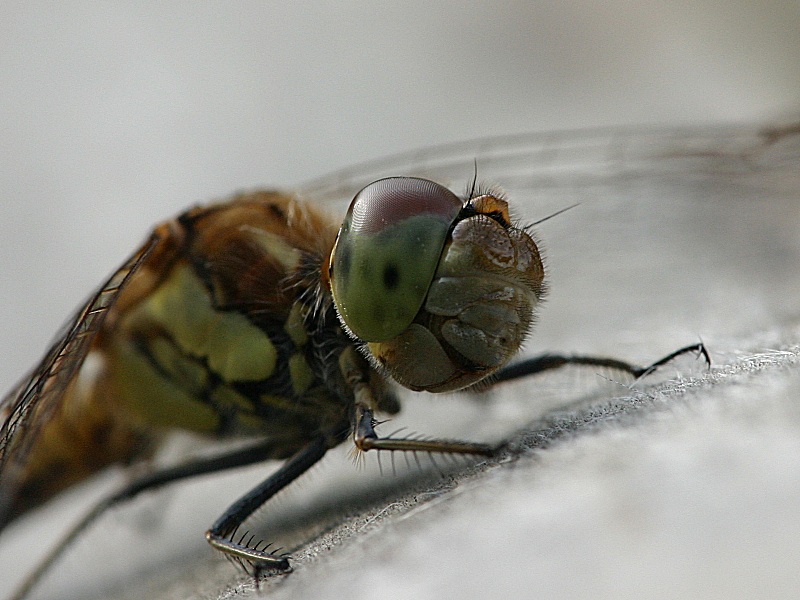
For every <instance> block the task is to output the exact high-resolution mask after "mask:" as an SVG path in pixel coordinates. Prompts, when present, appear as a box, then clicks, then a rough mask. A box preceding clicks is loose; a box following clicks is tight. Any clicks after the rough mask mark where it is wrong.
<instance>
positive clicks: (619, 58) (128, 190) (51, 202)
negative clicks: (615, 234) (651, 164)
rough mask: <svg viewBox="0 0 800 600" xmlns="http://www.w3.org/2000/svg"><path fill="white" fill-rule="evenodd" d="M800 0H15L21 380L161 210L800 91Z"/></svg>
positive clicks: (753, 115)
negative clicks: (504, 140)
mask: <svg viewBox="0 0 800 600" xmlns="http://www.w3.org/2000/svg"><path fill="white" fill-rule="evenodd" d="M798 31H800V6H799V5H798V3H797V2H796V1H783V2H782V1H767V2H759V3H754V2H750V1H747V0H739V1H735V2H708V1H707V2H688V1H680V2H670V3H663V2H656V1H652V2H602V3H600V2H598V3H592V2H559V3H549V2H509V3H503V2H499V3H498V2H481V3H461V2H436V3H430V2H405V3H403V4H402V6H400V5H398V6H394V5H387V4H382V3H381V4H376V3H367V2H363V3H362V2H292V3H282V2H261V1H257V2H236V3H227V2H218V3H213V2H166V3H165V2H116V3H95V2H70V3H66V4H60V3H52V2H14V1H6V2H3V3H2V4H0V189H2V201H0V227H2V229H0V306H2V307H3V325H4V327H5V331H4V335H3V336H2V337H1V338H0V344H2V346H1V348H2V356H3V360H2V361H1V362H0V382H1V383H2V387H3V388H8V387H10V386H11V385H12V384H13V383H14V381H15V380H16V379H17V378H18V377H19V376H20V375H21V374H22V372H23V371H25V370H26V369H27V368H28V367H29V366H30V365H31V364H32V362H33V361H35V360H36V359H37V358H38V356H39V355H40V353H41V352H42V349H43V348H44V347H45V345H46V344H47V342H48V341H49V339H50V336H51V335H53V333H54V332H55V331H56V329H57V327H58V326H59V324H60V323H61V322H62V320H63V319H64V318H65V317H66V315H67V314H69V313H70V312H71V310H72V309H73V308H74V307H75V306H76V305H77V304H78V303H79V302H80V301H82V300H83V298H84V297H85V296H86V295H87V294H88V292H89V291H90V290H91V289H92V288H93V287H94V286H95V285H96V284H97V283H98V282H99V281H100V280H101V279H102V278H103V277H104V276H105V275H106V274H107V273H108V272H109V271H110V270H111V269H113V268H114V267H115V266H116V265H117V264H118V263H119V261H120V259H121V258H122V257H124V256H125V255H126V254H127V253H128V252H129V251H130V250H131V249H132V248H133V247H134V246H135V245H136V244H137V243H139V241H140V240H141V239H142V238H143V237H144V235H145V234H146V232H147V231H148V229H149V227H150V226H151V225H153V224H154V223H156V222H157V221H159V220H163V219H164V218H167V217H169V216H171V215H173V214H174V213H176V212H178V211H180V210H182V209H183V208H185V207H187V206H188V205H190V204H192V203H195V202H198V201H204V200H207V199H211V198H215V197H219V196H223V195H226V194H229V193H230V192H232V191H234V190H238V189H241V188H248V187H253V186H281V187H285V186H293V185H295V184H297V183H298V182H302V181H304V180H307V179H310V178H314V177H317V176H319V175H322V174H324V173H326V172H328V171H331V170H334V169H337V168H339V167H343V166H347V165H349V164H352V163H354V162H359V161H363V160H367V159H372V158H376V157H380V156H383V155H386V154H392V153H395V152H398V151H402V150H407V149H412V148H416V147H420V146H426V145H430V144H440V143H444V142H450V141H457V140H462V139H470V138H474V137H479V136H484V135H499V134H507V133H519V132H526V131H537V130H551V129H563V128H584V127H591V126H595V125H624V124H665V123H691V124H702V123H718V122H740V121H753V120H769V119H772V118H776V117H783V116H784V115H785V114H786V113H787V112H790V111H792V110H794V109H797V107H798V106H800V35H798Z"/></svg>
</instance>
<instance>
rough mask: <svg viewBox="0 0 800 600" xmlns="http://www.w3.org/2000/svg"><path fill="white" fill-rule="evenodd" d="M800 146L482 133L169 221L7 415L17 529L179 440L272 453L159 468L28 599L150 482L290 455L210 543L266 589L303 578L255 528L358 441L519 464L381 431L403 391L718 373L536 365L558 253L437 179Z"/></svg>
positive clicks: (478, 449) (751, 138) (114, 499)
mask: <svg viewBox="0 0 800 600" xmlns="http://www.w3.org/2000/svg"><path fill="white" fill-rule="evenodd" d="M792 133H793V132H792V130H791V129H773V130H764V129H757V130H754V129H732V130H716V131H711V132H708V131H704V132H688V133H687V132H677V133H676V132H671V133H669V134H665V132H648V133H641V132H627V133H626V132H621V131H619V130H615V131H601V132H595V133H592V134H587V133H586V132H582V133H579V134H566V133H562V134H547V135H541V134H538V135H531V136H515V137H511V138H508V137H506V138H495V139H483V140H477V141H474V142H468V143H462V144H457V145H452V146H443V147H438V148H433V149H428V150H425V151H420V152H415V153H412V154H407V155H401V156H397V157H394V158H391V159H387V160H386V161H379V162H375V163H371V164H367V165H362V166H360V167H357V168H355V169H352V170H345V171H341V172H339V173H337V174H334V175H332V176H329V177H326V178H324V179H321V180H317V181H313V182H311V183H309V184H308V185H306V186H304V187H302V188H301V189H300V190H299V191H298V192H297V193H296V194H287V193H283V192H264V191H258V192H252V193H247V194H243V195H239V196H237V197H234V198H231V199H228V200H225V201H223V202H219V203H215V204H210V205H208V206H204V207H198V208H193V209H190V210H189V211H186V212H185V213H183V214H181V215H179V216H178V217H176V218H175V219H172V220H170V221H167V222H165V223H163V224H162V225H159V226H157V227H156V228H155V229H154V231H153V233H152V234H151V236H150V237H149V238H148V239H147V241H146V242H145V243H144V245H143V246H142V247H140V248H139V249H138V250H137V251H136V252H134V253H133V254H132V255H131V256H130V257H129V258H128V260H126V261H125V263H124V264H123V265H122V266H121V267H120V268H119V269H118V270H117V271H116V272H115V273H114V274H113V275H112V276H111V277H110V278H109V280H108V281H107V282H105V283H104V284H103V285H102V286H101V287H100V288H99V290H98V291H97V292H96V293H95V294H94V295H93V296H92V297H91V298H90V300H89V301H88V302H87V303H86V304H85V306H83V307H82V308H81V309H80V310H79V311H78V313H77V314H76V315H75V316H74V317H73V318H72V319H71V320H70V321H69V322H68V324H67V325H66V327H65V328H64V330H63V332H62V334H61V335H60V336H59V337H58V338H57V341H56V342H55V343H54V344H53V346H52V347H51V348H50V350H49V351H48V352H47V354H46V355H45V357H44V358H43V360H42V362H41V363H40V364H39V365H38V366H37V367H36V368H35V369H34V370H33V371H32V373H31V374H30V375H29V376H28V377H26V378H25V379H24V380H23V381H22V382H21V383H20V384H19V385H18V386H17V387H16V388H15V389H14V390H12V392H11V393H10V394H9V395H8V396H7V397H6V398H5V399H4V400H3V401H2V404H0V407H2V408H1V409H0V410H2V422H3V425H2V429H0V527H1V526H4V525H6V524H7V523H9V522H11V521H13V520H14V519H16V518H18V517H19V516H21V515H23V514H25V513H26V512H28V511H29V510H32V509H34V508H36V507H37V506H39V505H41V504H43V503H45V502H47V501H48V500H50V499H51V498H53V497H54V496H56V495H58V494H59V493H60V492H62V491H63V490H65V489H67V488H69V487H71V486H73V485H75V484H76V483H78V482H80V481H83V480H84V479H86V478H87V477H90V476H92V475H93V474H94V473H96V472H97V471H100V470H102V469H104V468H106V467H108V466H109V465H111V464H130V463H133V462H136V461H137V460H140V459H146V458H147V457H148V456H150V455H151V454H152V453H153V452H155V451H156V449H157V448H158V446H159V444H161V442H162V439H163V434H164V433H165V432H168V431H170V430H173V429H183V430H189V431H195V432H199V433H201V434H203V435H206V436H208V437H209V438H230V437H237V436H240V435H241V436H249V437H252V436H254V435H255V436H256V437H258V438H260V439H259V440H258V442H257V443H255V444H251V445H249V446H246V447H244V448H243V449H237V450H235V451H233V452H230V453H227V454H223V455H219V456H214V457H212V458H208V459H203V460H196V461H193V462H189V463H186V464H181V465H178V466H175V467H172V468H168V469H165V470H160V471H154V472H152V473H148V474H146V475H144V476H143V477H141V478H140V479H137V480H134V481H133V482H132V483H130V484H128V485H127V486H125V487H124V488H123V489H122V490H120V491H119V492H117V493H115V494H113V495H111V496H109V497H107V498H106V499H105V500H103V501H101V502H100V503H99V504H98V505H96V506H95V507H94V508H93V509H92V510H91V511H90V512H89V513H88V514H87V516H86V517H85V518H84V519H83V520H81V521H80V522H79V523H76V525H75V526H74V527H73V528H72V529H71V531H70V532H69V533H68V535H67V536H66V537H65V538H64V539H63V540H62V541H61V542H60V543H59V544H58V546H57V547H56V548H55V549H54V550H53V551H52V552H51V554H50V555H49V557H47V558H46V559H45V561H44V563H43V566H42V567H39V568H37V569H36V570H35V571H34V572H33V575H32V578H30V579H29V580H28V582H27V583H26V584H25V586H24V587H23V588H22V589H21V590H20V592H19V596H22V595H24V594H25V593H27V591H28V590H29V589H30V587H31V586H33V585H34V584H35V583H36V581H37V579H38V578H39V577H40V576H41V575H42V574H43V572H44V571H45V568H46V566H47V565H49V564H51V563H52V562H53V561H54V560H55V558H56V557H57V556H58V555H59V554H60V553H61V552H63V551H64V549H65V548H66V547H67V545H68V544H69V543H70V542H71V541H72V540H73V539H74V538H75V537H77V536H78V535H79V534H80V533H81V532H82V531H83V530H85V529H86V528H87V527H88V526H89V525H90V524H91V523H92V522H93V521H95V520H96V519H97V518H98V516H99V515H100V514H102V513H103V512H104V511H106V510H107V509H108V508H109V507H110V506H113V505H115V504H118V503H121V502H123V501H125V500H128V499H130V498H132V497H134V496H136V495H138V494H140V493H141V492H143V491H145V490H151V489H155V488H158V487H161V486H164V485H167V484H169V483H173V482H176V481H179V480H183V479H188V478H192V477H196V476H200V475H204V474H208V473H213V472H217V471H221V470H226V469H232V468H235V467H241V466H244V465H248V464H252V463H255V462H261V461H266V460H281V461H284V462H283V464H282V466H281V467H280V469H279V470H278V471H277V472H276V473H275V474H273V475H271V476H270V477H269V478H267V479H266V480H264V481H263V482H260V483H259V484H258V485H256V486H255V487H254V488H253V489H252V491H251V492H249V493H248V494H246V495H245V496H243V497H242V498H239V499H236V501H235V502H234V503H233V504H232V505H231V506H230V507H229V508H228V509H227V510H225V511H224V512H223V514H222V516H221V517H220V518H219V519H218V520H217V521H216V522H215V523H214V524H212V526H211V527H210V529H209V530H208V532H207V533H206V538H207V540H208V542H209V543H210V544H211V545H212V546H213V547H214V548H216V549H217V550H219V551H221V552H222V553H223V554H224V555H226V556H228V557H230V558H232V559H233V560H235V561H238V562H239V563H240V564H242V565H243V566H249V567H250V568H251V570H252V572H253V573H254V575H255V576H256V577H258V576H259V575H260V574H261V573H262V572H264V571H270V570H273V571H278V572H281V571H287V570H288V569H289V568H290V566H289V565H290V563H289V559H288V558H287V557H286V556H285V555H282V554H278V553H275V552H272V551H270V550H269V547H267V546H266V545H264V544H262V543H260V542H257V543H255V544H254V543H253V542H252V539H249V538H248V537H246V536H244V535H242V534H239V533H238V531H239V529H240V527H241V526H242V524H243V523H244V522H245V521H246V520H247V518H248V517H249V516H250V515H251V514H252V513H253V512H254V511H255V510H257V509H258V508H259V507H261V506H262V505H263V504H265V503H266V502H267V501H268V500H269V499H270V498H271V497H272V496H274V495H275V494H276V493H277V492H278V491H280V490H281V489H283V488H285V487H286V486H288V485H290V484H291V483H292V482H293V481H294V480H295V479H297V478H298V477H299V476H301V475H302V474H303V473H304V472H306V471H307V470H308V469H309V468H310V467H311V466H312V465H314V464H316V463H317V462H318V461H319V460H321V459H322V457H323V456H324V455H325V454H326V453H327V451H328V450H329V449H330V448H332V447H335V446H338V445H340V444H342V443H345V442H347V441H350V442H351V443H353V444H354V445H355V447H356V448H358V449H359V450H360V451H363V452H368V451H378V452H381V451H383V452H400V453H404V452H411V453H416V452H422V453H443V454H464V455H476V456H492V455H496V454H497V453H498V452H502V451H503V448H504V446H503V444H500V445H490V444H485V443H479V442H473V441H462V440H452V439H444V440H427V439H425V440H421V439H414V438H406V437H392V436H381V435H379V433H378V430H379V429H380V428H379V423H380V421H379V420H378V418H379V417H381V416H382V415H392V414H394V413H396V412H397V411H398V410H399V408H400V406H399V402H398V398H397V395H396V393H395V389H396V388H397V386H403V387H405V388H408V389H411V390H414V391H430V392H434V393H438V392H448V391H453V390H459V389H466V388H470V387H474V386H483V387H484V388H485V387H490V386H496V385H500V384H502V383H505V382H507V381H511V380H515V379H521V378H526V377H529V376H532V375H535V374H538V373H541V372H543V371H548V370H552V369H555V368H559V367H562V366H565V365H570V364H574V365H588V366H591V367H604V368H611V369H615V370H619V371H623V372H627V373H629V374H630V375H632V376H633V377H641V376H643V375H645V374H648V373H650V372H652V371H653V370H654V369H656V368H658V367H660V366H663V365H664V364H666V363H668V362H670V361H671V360H673V359H674V358H675V357H677V356H679V355H681V354H686V353H690V352H698V353H700V354H702V355H703V356H704V357H705V359H706V360H707V361H708V360H709V359H708V354H707V352H706V350H705V348H704V346H703V345H702V344H699V343H696V344H691V345H688V346H683V347H680V348H678V349H677V350H674V351H672V352H669V353H667V354H666V355H665V356H664V357H662V358H660V359H658V360H655V361H653V362H651V363H650V364H647V365H645V366H638V365H635V364H632V363H629V362H627V361H623V360H619V359H616V358H609V357H606V356H592V355H575V354H546V355H540V356H533V357H526V358H521V359H520V358H518V357H517V355H518V354H519V350H520V348H521V346H522V344H523V342H524V341H525V340H526V339H527V337H528V334H529V332H530V330H531V328H532V322H533V318H534V312H535V310H536V309H537V307H538V305H539V304H540V300H541V299H542V298H543V296H544V292H545V289H546V285H547V272H546V270H545V265H544V263H543V261H542V258H541V253H540V251H539V247H538V244H537V242H536V241H535V239H534V237H533V235H532V233H531V231H530V228H529V227H526V226H524V225H521V224H520V223H519V222H518V221H516V220H515V219H514V218H512V214H513V211H514V209H515V204H514V198H513V192H512V191H509V193H508V200H506V197H505V195H504V194H502V193H500V192H498V191H496V190H494V189H493V188H488V189H484V188H482V187H478V186H476V185H475V183H474V180H472V181H471V182H470V184H469V185H468V186H466V187H467V192H466V193H465V194H463V195H462V196H458V195H457V194H455V193H453V192H452V191H451V190H450V189H449V188H448V187H446V186H444V185H442V184H441V183H437V182H434V181H432V179H436V180H437V181H438V182H450V181H453V180H459V179H461V180H462V181H464V179H465V177H464V174H465V173H468V172H469V168H470V167H472V168H474V166H475V165H478V166H479V167H480V169H481V170H482V172H483V171H484V170H485V171H487V172H490V173H494V172H495V171H497V172H502V176H503V178H504V179H503V183H504V186H506V187H507V189H509V190H513V189H515V188H518V187H527V188H537V187H538V188H542V189H547V188H549V189H552V188H553V181H554V180H556V179H559V180H560V181H563V180H561V179H560V178H562V177H564V178H569V177H570V176H571V177H577V180H578V181H580V185H581V186H584V188H585V187H586V177H587V173H590V174H591V176H592V177H595V178H602V177H604V176H606V173H608V172H609V170H613V171H614V172H615V173H616V175H615V177H618V176H619V175H618V171H619V169H618V168H616V167H617V166H619V165H625V168H626V169H632V170H635V169H636V168H637V166H640V165H641V164H643V163H645V164H647V165H650V166H651V167H652V165H654V164H655V165H663V164H666V163H669V162H670V160H677V161H679V162H680V161H685V160H686V159H687V158H691V159H692V160H694V161H695V162H697V161H699V162H700V163H702V164H711V163H714V162H715V161H716V162H719V161H732V162H735V163H748V164H752V163H753V161H757V160H758V157H759V152H764V151H765V149H767V150H768V149H769V148H773V147H776V146H779V144H780V142H781V140H783V139H785V138H786V137H787V136H791V135H792ZM565 163H567V167H568V168H566V169H565V168H564V167H565ZM498 166H499V167H501V168H500V169H499V170H498V168H497V167H498ZM612 167H613V168H612ZM562 170H563V171H564V172H565V173H569V174H571V175H569V174H562ZM397 173H403V176H402V177H398V176H397ZM498 178H499V177H498ZM467 181H470V179H467ZM567 185H578V184H574V183H573V184H567ZM343 198H351V199H352V200H351V204H350V207H349V209H348V210H347V213H346V216H345V218H344V220H343V222H341V223H339V222H337V221H336V220H334V219H331V218H330V217H328V216H327V214H326V210H325V209H329V208H330V209H332V208H335V207H336V206H337V205H338V203H341V201H342V199H343ZM523 208H525V209H527V210H530V208H531V207H529V206H525V207H523ZM515 359H516V360H515ZM100 450H102V451H100Z"/></svg>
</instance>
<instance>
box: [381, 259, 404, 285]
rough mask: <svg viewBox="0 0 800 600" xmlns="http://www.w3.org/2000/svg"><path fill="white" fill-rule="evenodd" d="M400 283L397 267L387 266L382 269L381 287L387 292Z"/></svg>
mask: <svg viewBox="0 0 800 600" xmlns="http://www.w3.org/2000/svg"><path fill="white" fill-rule="evenodd" d="M399 282H400V271H398V270H397V265H395V264H388V265H386V266H385V267H384V268H383V286H384V287H385V288H386V289H387V290H393V289H395V288H396V287H397V284H398V283H399Z"/></svg>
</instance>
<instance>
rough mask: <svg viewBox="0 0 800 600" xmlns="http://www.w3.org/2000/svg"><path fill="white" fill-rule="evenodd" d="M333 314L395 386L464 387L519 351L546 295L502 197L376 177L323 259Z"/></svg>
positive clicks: (525, 237) (529, 245) (536, 261)
mask: <svg viewBox="0 0 800 600" xmlns="http://www.w3.org/2000/svg"><path fill="white" fill-rule="evenodd" d="M329 276H330V282H331V291H332V294H333V299H334V303H335V305H336V310H337V313H338V315H339V319H340V321H341V323H342V325H343V326H344V328H345V329H346V330H347V332H348V333H349V334H350V335H351V336H352V337H354V338H356V339H358V340H360V341H362V342H365V344H364V351H365V353H366V354H367V356H368V358H369V359H370V360H371V361H372V362H373V364H375V365H376V366H378V367H379V368H380V369H382V370H385V371H386V372H387V373H388V374H389V375H391V376H392V378H394V379H395V380H396V381H397V382H398V383H400V384H402V385H404V386H406V387H408V388H410V389H412V390H426V391H432V392H441V391H450V390H455V389H460V388H464V387H468V386H470V385H472V384H474V383H476V382H477V381H480V380H481V379H483V378H484V377H486V376H488V375H490V374H491V373H493V372H494V371H496V370H497V369H499V368H500V367H502V366H503V365H504V364H506V363H507V362H508V360H509V359H510V358H511V357H513V356H514V354H516V352H517V351H518V350H519V348H520V346H521V344H522V342H523V340H524V338H525V336H526V335H527V333H528V331H529V329H530V327H531V324H532V322H533V311H534V309H535V307H536V304H537V303H538V301H539V299H540V297H541V295H542V292H543V283H542V282H543V278H544V269H543V266H542V261H541V257H540V255H539V251H538V248H537V246H536V243H535V242H534V240H533V239H532V238H531V236H530V235H529V234H528V233H527V232H526V231H524V230H523V229H519V228H517V227H514V226H513V224H512V223H511V219H510V217H509V212H508V204H507V203H506V202H505V200H503V199H502V198H500V197H498V196H496V195H491V194H485V195H477V196H475V197H473V198H470V199H469V200H467V201H464V200H461V199H460V198H458V197H457V196H456V195H455V194H453V193H452V192H451V191H450V190H448V189H447V188H445V187H444V186H441V185H439V184H437V183H434V182H432V181H428V180H425V179H416V178H411V177H395V178H389V179H382V180H379V181H376V182H374V183H372V184H370V185H368V186H367V187H365V188H364V189H363V190H361V191H360V192H359V193H358V194H357V195H356V196H355V198H354V199H353V202H352V203H351V204H350V208H349V210H348V212H347V215H346V217H345V219H344V222H343V224H342V227H341V229H340V230H339V235H338V237H337V240H336V244H335V246H334V249H333V252H332V253H331V258H330V264H329Z"/></svg>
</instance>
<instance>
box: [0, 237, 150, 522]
mask: <svg viewBox="0 0 800 600" xmlns="http://www.w3.org/2000/svg"><path fill="white" fill-rule="evenodd" d="M163 237H164V236H163V233H162V232H161V231H159V230H156V231H155V232H154V233H153V234H152V235H151V236H150V238H149V239H148V240H147V241H146V242H145V243H144V244H143V245H142V246H141V247H140V248H139V249H138V250H137V251H136V252H134V253H133V254H132V255H131V256H130V257H129V258H128V260H126V261H125V263H124V264H123V265H122V266H121V267H120V268H119V269H118V270H117V271H116V272H115V273H114V274H113V275H111V277H109V279H108V280H107V281H106V282H105V283H104V284H103V285H102V286H101V287H100V288H99V289H98V291H97V292H95V293H94V294H93V295H92V296H91V298H90V299H89V301H88V302H87V303H86V304H85V305H84V306H83V307H82V308H81V309H80V310H78V311H77V312H76V314H75V315H74V316H73V317H72V318H71V319H69V320H68V321H67V322H66V323H65V325H64V326H63V327H62V329H61V331H60V332H59V334H58V335H57V337H56V341H55V342H54V343H53V345H52V346H51V347H50V349H49V350H48V351H47V354H46V355H45V356H44V358H43V359H42V361H41V363H39V365H37V367H36V368H35V369H33V371H32V372H31V373H30V374H29V375H28V376H27V377H26V378H24V379H23V380H22V381H21V382H20V384H19V385H18V386H16V388H14V389H13V390H12V391H11V392H10V393H9V394H8V395H7V396H6V397H5V398H3V400H2V401H0V419H2V425H1V426H0V528H2V527H3V526H4V525H5V524H6V522H7V519H8V514H7V513H8V511H9V509H10V505H11V503H12V502H13V498H14V495H15V489H16V486H17V485H18V482H19V481H20V478H21V476H22V474H23V470H24V464H25V459H26V456H27V455H28V453H29V452H30V449H31V447H32V446H33V445H34V444H35V441H36V438H37V435H38V433H39V431H40V429H41V426H42V424H44V423H46V422H47V420H48V417H49V416H51V415H52V414H53V412H54V411H55V410H56V409H57V407H58V406H59V403H60V402H61V400H62V398H63V397H64V394H65V392H66V390H67V388H68V387H69V385H70V383H71V382H72V381H73V379H74V377H75V375H76V374H77V373H78V371H79V370H80V368H81V366H82V365H83V362H84V360H85V359H86V356H87V354H88V352H89V350H90V348H91V347H92V344H93V342H94V340H95V337H96V335H97V333H98V331H100V329H101V327H102V325H103V322H104V320H105V318H106V316H107V315H108V312H109V310H110V309H111V307H112V306H113V305H114V302H115V301H116V299H117V297H118V296H119V293H120V291H121V290H122V289H123V288H124V287H125V285H126V284H127V283H128V282H129V281H130V278H131V277H132V276H133V275H134V273H136V271H137V269H138V268H139V267H140V266H141V265H142V264H143V263H144V262H145V261H146V259H147V257H148V256H149V255H150V254H151V253H152V252H153V250H154V249H155V248H156V247H157V246H158V245H159V243H160V242H161V241H162V240H163Z"/></svg>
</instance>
